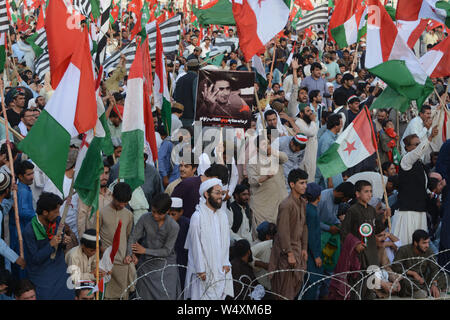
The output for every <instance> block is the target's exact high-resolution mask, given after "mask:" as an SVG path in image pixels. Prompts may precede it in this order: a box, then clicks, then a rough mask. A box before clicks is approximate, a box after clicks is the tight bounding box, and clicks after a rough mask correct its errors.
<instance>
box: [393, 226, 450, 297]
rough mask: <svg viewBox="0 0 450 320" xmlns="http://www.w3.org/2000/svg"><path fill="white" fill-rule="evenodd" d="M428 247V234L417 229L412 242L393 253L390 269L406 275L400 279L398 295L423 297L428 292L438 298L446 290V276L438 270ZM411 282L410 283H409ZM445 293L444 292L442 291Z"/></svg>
mask: <svg viewBox="0 0 450 320" xmlns="http://www.w3.org/2000/svg"><path fill="white" fill-rule="evenodd" d="M433 256H434V253H433V251H432V250H431V249H430V236H429V234H428V232H426V231H425V230H421V229H418V230H416V231H414V233H413V235H412V243H411V244H407V245H404V246H402V247H400V248H399V249H398V251H397V253H396V254H395V258H394V262H393V264H392V270H393V271H394V272H397V273H403V272H405V270H406V277H407V278H408V279H403V280H401V281H400V286H401V289H400V293H399V296H400V297H413V298H414V299H425V298H427V296H428V293H430V295H431V296H432V297H434V298H439V297H440V296H441V292H446V290H447V289H448V287H447V285H446V282H447V281H446V278H447V277H446V276H445V274H444V272H443V271H441V270H440V267H439V265H438V264H437V262H436V261H435V259H434V257H433ZM411 282H412V283H411ZM444 294H445V293H444Z"/></svg>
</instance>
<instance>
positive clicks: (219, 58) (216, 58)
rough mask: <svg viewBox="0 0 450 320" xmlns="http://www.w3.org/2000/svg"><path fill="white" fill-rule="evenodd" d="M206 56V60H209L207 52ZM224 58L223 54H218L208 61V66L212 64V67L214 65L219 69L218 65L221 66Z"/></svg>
mask: <svg viewBox="0 0 450 320" xmlns="http://www.w3.org/2000/svg"><path fill="white" fill-rule="evenodd" d="M207 55H208V58H209V52H208V54H207ZM224 57H225V54H224V53H221V54H218V55H216V56H214V57H212V58H211V59H210V60H209V64H212V65H214V66H217V67H220V65H221V64H222V61H223V58H224Z"/></svg>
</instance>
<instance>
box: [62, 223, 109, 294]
mask: <svg viewBox="0 0 450 320" xmlns="http://www.w3.org/2000/svg"><path fill="white" fill-rule="evenodd" d="M96 240H97V236H96V231H95V229H87V230H86V231H85V232H84V234H83V236H82V237H81V239H80V245H79V246H76V247H73V248H72V249H70V250H69V252H67V254H66V258H65V259H66V263H67V266H68V268H69V269H68V270H69V272H70V273H71V280H72V283H73V284H74V285H76V284H77V283H78V282H79V281H80V280H95V279H96V277H95V270H96V267H97V264H96V260H95V248H96ZM99 245H100V246H101V239H100V237H99ZM103 273H104V272H103V271H102V270H100V278H101V277H103V275H104V274H103Z"/></svg>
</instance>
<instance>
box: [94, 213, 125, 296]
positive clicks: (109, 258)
mask: <svg viewBox="0 0 450 320" xmlns="http://www.w3.org/2000/svg"><path fill="white" fill-rule="evenodd" d="M121 232H122V220H119V223H118V224H117V228H116V231H115V232H114V237H113V243H112V245H111V246H109V247H108V248H106V250H105V252H103V256H102V258H101V259H100V261H99V269H102V270H103V271H105V272H107V273H108V272H110V271H112V269H113V267H114V260H115V259H116V254H117V252H118V251H119V246H120V233H121ZM110 280H111V276H106V279H105V277H103V278H101V279H100V280H99V283H98V284H97V285H96V286H95V288H94V289H93V290H92V293H95V292H97V291H100V293H103V291H104V287H105V283H107V282H109V281H110ZM90 294H91V293H90Z"/></svg>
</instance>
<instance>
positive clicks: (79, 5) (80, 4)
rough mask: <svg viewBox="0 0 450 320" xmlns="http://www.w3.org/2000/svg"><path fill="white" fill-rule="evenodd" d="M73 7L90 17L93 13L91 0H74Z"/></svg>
mask: <svg viewBox="0 0 450 320" xmlns="http://www.w3.org/2000/svg"><path fill="white" fill-rule="evenodd" d="M73 7H74V9H75V10H76V11H78V12H79V13H81V14H82V15H83V16H85V17H89V16H90V15H91V12H92V7H91V2H90V1H89V0H73Z"/></svg>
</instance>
